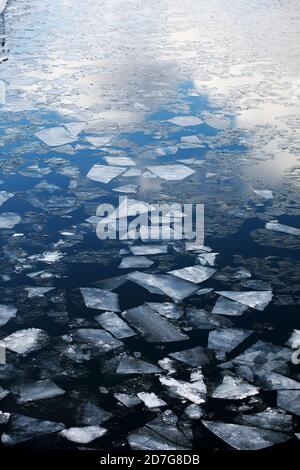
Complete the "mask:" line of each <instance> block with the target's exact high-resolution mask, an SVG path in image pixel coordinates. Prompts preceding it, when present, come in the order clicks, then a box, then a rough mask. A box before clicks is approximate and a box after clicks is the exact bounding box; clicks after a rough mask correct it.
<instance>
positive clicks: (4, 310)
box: [0, 304, 18, 326]
mask: <svg viewBox="0 0 300 470" xmlns="http://www.w3.org/2000/svg"><path fill="white" fill-rule="evenodd" d="M17 311H18V309H17V308H16V307H14V306H13V305H4V304H0V326H3V325H5V324H6V323H7V322H9V320H11V319H12V318H14V317H15V316H16V314H17Z"/></svg>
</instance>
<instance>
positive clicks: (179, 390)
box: [159, 377, 206, 405]
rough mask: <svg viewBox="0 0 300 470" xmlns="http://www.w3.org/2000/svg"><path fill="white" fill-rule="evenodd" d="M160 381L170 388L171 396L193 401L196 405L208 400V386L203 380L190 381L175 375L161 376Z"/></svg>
mask: <svg viewBox="0 0 300 470" xmlns="http://www.w3.org/2000/svg"><path fill="white" fill-rule="evenodd" d="M159 381H160V383H161V384H162V385H163V386H164V387H166V388H167V389H168V390H169V393H170V395H171V396H174V397H176V398H181V399H184V400H188V401H191V402H192V403H196V405H200V404H201V403H205V401H206V386H205V384H204V382H203V380H199V381H197V382H192V383H189V382H184V381H183V380H176V379H174V378H173V377H160V378H159Z"/></svg>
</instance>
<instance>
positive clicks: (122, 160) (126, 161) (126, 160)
mask: <svg viewBox="0 0 300 470" xmlns="http://www.w3.org/2000/svg"><path fill="white" fill-rule="evenodd" d="M104 160H105V161H106V163H107V164H108V165H112V166H135V164H136V163H135V161H134V160H132V158H130V157H104Z"/></svg>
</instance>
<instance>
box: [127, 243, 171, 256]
mask: <svg viewBox="0 0 300 470" xmlns="http://www.w3.org/2000/svg"><path fill="white" fill-rule="evenodd" d="M129 249H130V251H131V253H132V254H133V255H135V256H140V255H160V254H166V253H168V245H140V246H130V247H129Z"/></svg>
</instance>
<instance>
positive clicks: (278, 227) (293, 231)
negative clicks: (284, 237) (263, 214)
mask: <svg viewBox="0 0 300 470" xmlns="http://www.w3.org/2000/svg"><path fill="white" fill-rule="evenodd" d="M266 228H267V229H268V230H273V232H280V233H287V234H288V235H295V236H299V235H300V228H294V227H290V226H289V225H283V224H280V223H279V222H278V220H271V221H270V222H267V223H266Z"/></svg>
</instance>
